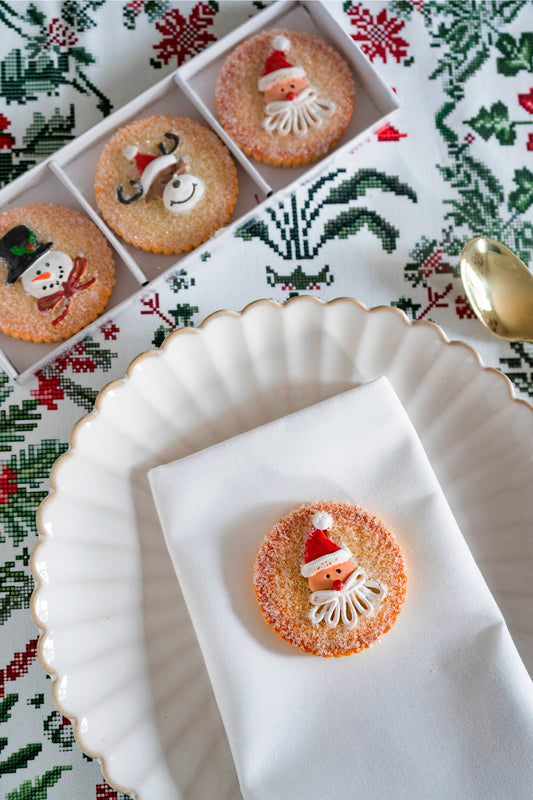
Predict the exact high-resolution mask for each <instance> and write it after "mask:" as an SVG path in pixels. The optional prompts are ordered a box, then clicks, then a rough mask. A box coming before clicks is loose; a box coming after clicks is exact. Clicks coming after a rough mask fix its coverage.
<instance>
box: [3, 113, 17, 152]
mask: <svg viewBox="0 0 533 800" xmlns="http://www.w3.org/2000/svg"><path fill="white" fill-rule="evenodd" d="M10 125H11V121H10V120H9V119H8V118H7V117H5V116H4V115H3V114H0V150H11V148H12V147H13V145H14V144H15V137H14V136H11V134H10V133H6V128H9V126H10Z"/></svg>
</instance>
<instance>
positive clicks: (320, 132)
mask: <svg viewBox="0 0 533 800" xmlns="http://www.w3.org/2000/svg"><path fill="white" fill-rule="evenodd" d="M215 99H216V106H217V111H218V115H219V117H220V121H221V122H222V125H223V126H224V128H225V129H226V131H227V132H228V133H229V134H230V136H232V137H233V139H234V140H235V141H236V142H237V144H238V145H239V146H240V147H241V148H242V150H243V151H244V152H245V153H246V154H247V155H251V156H253V157H254V158H255V159H256V160H257V161H264V162H265V163H267V164H272V165H274V166H279V167H300V166H303V165H305V164H309V163H310V162H312V161H315V160H316V159H318V158H320V157H322V156H324V155H325V154H326V153H327V152H328V151H329V150H331V149H332V148H333V147H334V146H335V145H336V144H337V142H338V141H339V139H340V138H341V136H342V135H343V133H344V131H345V130H346V128H347V126H348V124H349V122H350V119H351V117H352V114H353V109H354V102H355V101H354V84H353V80H352V76H351V73H350V69H349V67H348V65H347V64H346V62H345V61H344V60H343V59H342V58H341V57H340V55H339V54H338V53H337V52H336V51H335V50H333V49H332V48H331V47H329V45H327V44H326V43H325V42H323V41H322V40H321V39H317V38H316V37H315V36H310V35H308V34H304V33H299V32H297V31H287V30H276V31H267V32H263V33H260V34H258V35H257V36H253V37H252V38H251V39H247V40H246V41H244V42H243V43H242V44H241V45H239V47H237V49H236V50H235V51H234V52H233V53H232V54H231V55H230V56H229V57H228V58H227V59H226V61H225V62H224V64H223V66H222V70H221V72H220V75H219V77H218V81H217V85H216V94H215Z"/></svg>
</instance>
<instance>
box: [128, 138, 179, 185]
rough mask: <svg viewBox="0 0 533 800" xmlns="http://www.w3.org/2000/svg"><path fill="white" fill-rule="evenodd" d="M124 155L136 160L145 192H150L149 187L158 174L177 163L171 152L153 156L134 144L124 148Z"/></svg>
mask: <svg viewBox="0 0 533 800" xmlns="http://www.w3.org/2000/svg"><path fill="white" fill-rule="evenodd" d="M123 153H124V155H125V156H126V158H127V159H129V160H130V161H135V166H136V167H137V170H138V172H139V175H140V177H141V186H142V187H143V192H144V194H145V195H146V194H148V189H149V188H150V185H151V183H152V181H153V180H154V178H155V177H156V175H159V173H160V172H161V171H162V170H164V169H167V167H169V166H170V165H171V164H176V157H175V156H174V155H172V154H171V153H168V154H167V155H164V156H153V155H150V153H140V152H139V150H138V149H137V148H136V147H135V146H134V145H132V144H130V145H128V146H127V147H125V148H124V150H123Z"/></svg>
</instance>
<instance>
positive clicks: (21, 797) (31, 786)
mask: <svg viewBox="0 0 533 800" xmlns="http://www.w3.org/2000/svg"><path fill="white" fill-rule="evenodd" d="M70 769H72V767H71V766H70V765H69V766H61V767H54V768H53V769H50V770H48V771H47V772H45V773H44V775H42V776H40V777H38V778H34V780H33V781H24V783H22V784H21V785H20V786H19V788H18V789H14V790H13V791H12V792H9V793H8V794H6V800H46V798H47V797H48V789H50V788H51V787H52V786H55V784H56V783H57V782H58V780H59V779H60V777H61V775H62V773H63V772H65V771H68V770H70Z"/></svg>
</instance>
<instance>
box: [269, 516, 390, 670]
mask: <svg viewBox="0 0 533 800" xmlns="http://www.w3.org/2000/svg"><path fill="white" fill-rule="evenodd" d="M254 587H255V593H256V596H257V600H258V602H259V605H260V607H261V610H262V612H263V614H264V616H265V618H266V620H267V622H268V623H269V624H270V625H271V626H272V627H273V628H274V630H275V631H276V632H277V633H278V634H279V635H280V636H281V637H282V638H283V639H285V640H286V641H288V642H289V643H290V644H292V645H294V646H295V647H299V648H300V649H301V650H303V651H304V652H306V653H313V654H315V655H320V656H345V655H351V654H352V653H357V652H359V651H360V650H364V649H365V648H367V647H369V646H370V645H371V644H372V643H373V642H375V641H377V640H378V639H379V638H380V637H381V636H382V635H383V634H384V633H385V632H386V631H388V630H389V629H390V627H391V626H392V625H393V624H394V622H395V620H396V617H397V616H398V614H399V613H400V610H401V606H402V603H403V600H404V596H405V587H406V576H405V568H404V561H403V557H402V553H401V551H400V547H399V545H398V543H397V542H396V539H395V538H394V536H393V535H392V533H391V532H390V531H389V530H388V529H387V528H386V527H385V525H384V524H383V523H382V522H380V520H378V519H377V518H376V517H374V516H373V515H372V514H369V513H368V512H367V511H364V510H363V509H362V508H359V507H358V506H352V505H348V504H347V503H333V502H321V503H313V504H311V505H305V506H301V507H300V508H298V509H296V510H295V511H291V512H290V513H289V514H287V516H285V517H283V518H282V519H280V521H279V522H278V523H277V525H275V526H274V528H273V529H272V530H271V531H270V533H269V534H268V535H267V536H266V538H265V540H264V542H263V544H262V546H261V549H260V550H259V553H258V556H257V559H256V562H255V568H254Z"/></svg>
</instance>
